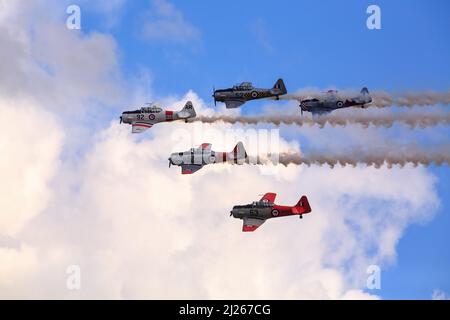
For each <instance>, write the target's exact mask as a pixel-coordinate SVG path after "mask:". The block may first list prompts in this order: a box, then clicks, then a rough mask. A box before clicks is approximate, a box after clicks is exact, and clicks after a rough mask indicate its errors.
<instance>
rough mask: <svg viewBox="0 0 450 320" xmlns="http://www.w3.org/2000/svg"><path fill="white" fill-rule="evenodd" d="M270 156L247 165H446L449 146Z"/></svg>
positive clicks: (448, 160) (255, 158)
mask: <svg viewBox="0 0 450 320" xmlns="http://www.w3.org/2000/svg"><path fill="white" fill-rule="evenodd" d="M274 159H276V160H275V161H274V160H273V159H267V158H259V157H249V158H248V159H247V161H246V162H247V163H250V164H259V165H266V164H277V162H278V163H280V164H282V165H285V166H287V165H289V164H296V165H303V164H304V165H307V166H311V165H319V166H322V165H328V166H330V167H331V168H333V167H334V166H336V165H340V166H347V165H351V166H356V165H358V164H365V165H367V166H374V167H375V168H380V167H382V166H383V165H386V166H387V167H388V168H392V167H393V166H394V165H399V166H400V167H403V166H405V165H407V164H412V165H414V166H418V165H424V166H428V165H430V164H434V165H436V166H440V165H443V164H446V165H450V145H445V146H442V147H440V148H434V149H433V150H425V149H421V148H419V147H417V146H414V147H409V148H407V149H404V148H403V149H402V148H394V147H390V148H388V147H385V148H381V149H377V150H366V151H363V150H360V149H358V148H357V149H354V150H352V151H350V152H345V153H336V152H333V151H321V152H312V153H310V154H300V153H296V152H284V153H280V154H279V157H278V158H277V157H275V158H274Z"/></svg>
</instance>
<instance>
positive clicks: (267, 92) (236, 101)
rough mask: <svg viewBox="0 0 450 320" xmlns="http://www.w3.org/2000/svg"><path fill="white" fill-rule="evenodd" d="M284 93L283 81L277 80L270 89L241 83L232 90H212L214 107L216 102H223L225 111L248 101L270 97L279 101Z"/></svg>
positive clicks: (285, 91)
mask: <svg viewBox="0 0 450 320" xmlns="http://www.w3.org/2000/svg"><path fill="white" fill-rule="evenodd" d="M286 93H287V90H286V86H285V85H284V82H283V79H278V80H277V82H276V83H275V85H274V86H273V88H271V89H260V88H255V87H253V85H252V84H251V82H242V83H240V84H237V85H235V86H233V87H232V88H227V89H218V90H213V95H212V96H213V98H214V105H217V101H220V102H225V106H226V107H227V109H230V108H237V107H240V106H241V105H243V104H244V103H245V102H247V101H249V100H255V99H261V98H270V97H276V99H277V100H279V98H280V96H281V95H283V94H286Z"/></svg>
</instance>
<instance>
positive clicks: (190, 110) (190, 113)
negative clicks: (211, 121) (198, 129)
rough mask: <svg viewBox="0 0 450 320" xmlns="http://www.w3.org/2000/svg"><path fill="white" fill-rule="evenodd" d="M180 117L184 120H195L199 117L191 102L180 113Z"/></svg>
mask: <svg viewBox="0 0 450 320" xmlns="http://www.w3.org/2000/svg"><path fill="white" fill-rule="evenodd" d="M178 116H179V117H180V118H183V119H187V118H194V117H196V116H197V113H196V112H195V109H194V106H193V105H192V102H191V101H188V102H186V104H185V105H184V107H183V109H181V111H179V112H178Z"/></svg>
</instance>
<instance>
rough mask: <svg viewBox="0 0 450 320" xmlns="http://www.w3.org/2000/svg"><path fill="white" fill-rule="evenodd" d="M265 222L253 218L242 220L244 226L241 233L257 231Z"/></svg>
mask: <svg viewBox="0 0 450 320" xmlns="http://www.w3.org/2000/svg"><path fill="white" fill-rule="evenodd" d="M264 222H266V220H263V219H255V218H244V224H243V225H242V232H252V231H255V230H256V229H258V227H259V226H260V225H262V224H263V223H264Z"/></svg>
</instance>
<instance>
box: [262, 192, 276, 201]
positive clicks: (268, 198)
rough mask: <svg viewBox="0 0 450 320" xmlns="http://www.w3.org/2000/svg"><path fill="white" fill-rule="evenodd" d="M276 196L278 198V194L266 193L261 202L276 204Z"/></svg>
mask: <svg viewBox="0 0 450 320" xmlns="http://www.w3.org/2000/svg"><path fill="white" fill-rule="evenodd" d="M276 196H277V194H276V193H272V192H269V193H266V194H265V195H264V196H263V197H262V198H261V200H259V201H267V202H272V203H274V202H275V197H276Z"/></svg>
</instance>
